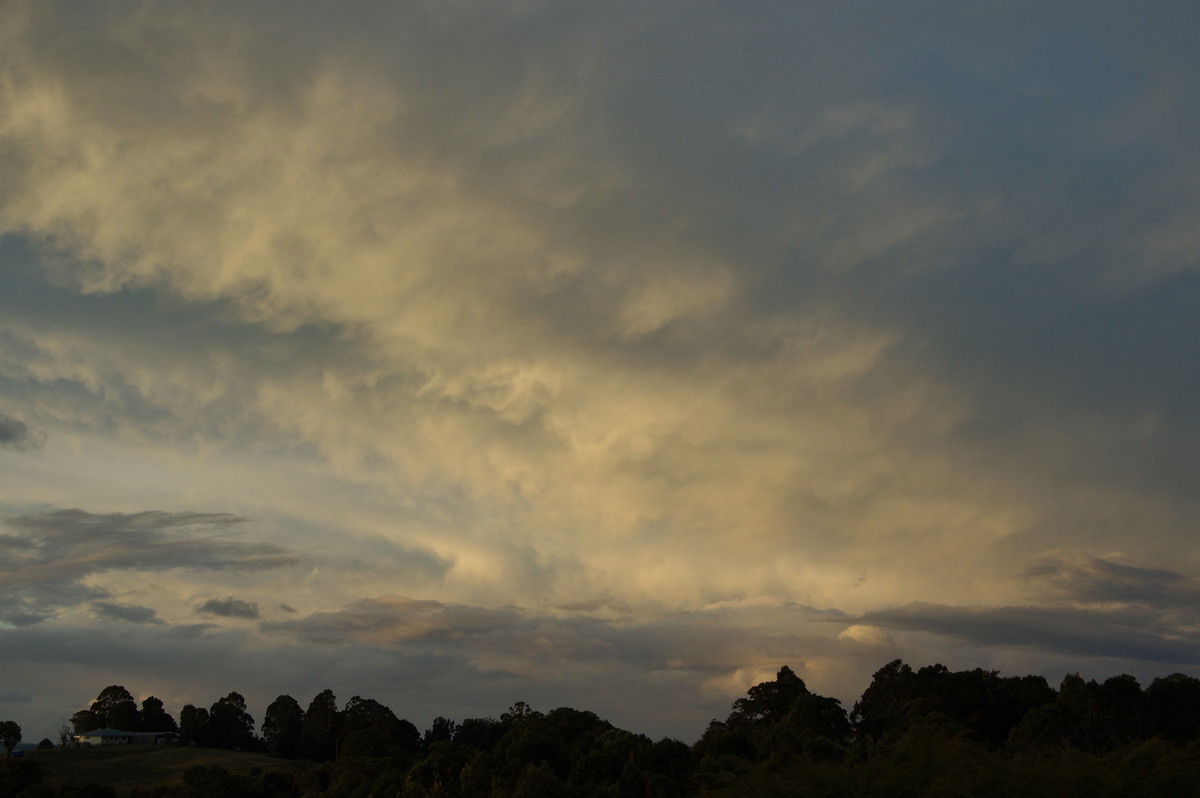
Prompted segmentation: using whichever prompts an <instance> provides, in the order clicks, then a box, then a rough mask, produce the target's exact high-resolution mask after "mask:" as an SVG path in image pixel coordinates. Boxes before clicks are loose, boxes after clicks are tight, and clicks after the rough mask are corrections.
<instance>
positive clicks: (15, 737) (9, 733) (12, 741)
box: [0, 720, 21, 756]
mask: <svg viewBox="0 0 1200 798" xmlns="http://www.w3.org/2000/svg"><path fill="white" fill-rule="evenodd" d="M19 742H21V727H20V726H18V725H17V722H16V721H14V720H5V721H0V745H3V746H4V750H5V751H6V752H7V753H8V755H9V756H12V751H13V749H14V748H16V747H17V743H19Z"/></svg>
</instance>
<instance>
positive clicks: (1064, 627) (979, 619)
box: [860, 603, 1200, 665]
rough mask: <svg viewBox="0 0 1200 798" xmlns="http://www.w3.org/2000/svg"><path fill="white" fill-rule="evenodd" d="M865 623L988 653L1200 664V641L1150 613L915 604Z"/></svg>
mask: <svg viewBox="0 0 1200 798" xmlns="http://www.w3.org/2000/svg"><path fill="white" fill-rule="evenodd" d="M860 621H861V622H862V623H868V624H871V625H874V626H879V627H883V628H885V629H893V630H904V631H909V632H927V633H930V634H933V635H938V636H941V637H944V638H950V639H952V640H957V641H960V642H964V643H969V644H971V645H975V646H982V647H993V648H1017V649H1028V650H1035V651H1046V652H1058V653H1062V654H1068V655H1071V656H1073V657H1076V658H1077V659H1087V658H1114V659H1125V660H1141V661H1146V662H1159V663H1183V664H1188V665H1195V664H1200V637H1197V636H1196V635H1195V634H1194V633H1190V632H1186V631H1184V630H1182V629H1180V628H1177V627H1175V626H1173V625H1169V624H1167V623H1164V619H1163V618H1162V617H1161V616H1160V615H1159V614H1157V613H1154V612H1149V611H1145V610H1137V609H1129V608H1126V609H1095V610H1091V609H1078V608H1074V607H1066V606H1056V607H1024V606H1016V607H1013V606H1010V607H954V606H946V605H940V604H925V603H914V604H909V605H906V606H903V607H894V608H890V609H883V610H876V611H873V612H868V613H865V614H864V615H863V616H862V617H861V619H860Z"/></svg>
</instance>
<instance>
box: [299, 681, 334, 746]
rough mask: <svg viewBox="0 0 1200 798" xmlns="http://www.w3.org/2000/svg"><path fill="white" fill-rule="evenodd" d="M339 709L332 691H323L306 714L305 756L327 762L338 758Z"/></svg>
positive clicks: (309, 706)
mask: <svg viewBox="0 0 1200 798" xmlns="http://www.w3.org/2000/svg"><path fill="white" fill-rule="evenodd" d="M337 731H338V709H337V697H336V696H335V695H334V694H333V691H332V690H322V691H321V692H320V693H318V694H317V695H316V696H314V697H313V700H312V702H311V703H309V705H308V709H307V710H305V712H304V732H303V736H302V744H301V750H302V751H303V752H304V756H306V757H308V758H309V759H315V760H317V761H318V762H326V761H328V760H330V759H333V758H334V757H336V756H337Z"/></svg>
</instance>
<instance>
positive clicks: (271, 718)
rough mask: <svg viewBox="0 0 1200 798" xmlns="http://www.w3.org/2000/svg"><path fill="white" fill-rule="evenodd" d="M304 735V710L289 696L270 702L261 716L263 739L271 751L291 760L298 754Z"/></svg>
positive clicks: (282, 696)
mask: <svg viewBox="0 0 1200 798" xmlns="http://www.w3.org/2000/svg"><path fill="white" fill-rule="evenodd" d="M303 733H304V710H302V709H301V708H300V704H299V702H298V701H296V699H294V698H292V697H291V696H290V695H281V696H279V697H278V698H276V699H275V700H274V701H272V702H271V705H270V706H269V707H267V712H266V714H265V715H263V722H262V734H263V739H264V740H266V741H267V745H268V747H269V748H270V750H271V751H273V752H274V753H276V754H278V755H279V756H283V757H287V758H289V759H290V758H292V757H294V756H296V755H297V754H299V753H300V739H301V736H302V735H303Z"/></svg>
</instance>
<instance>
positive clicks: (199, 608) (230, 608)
mask: <svg viewBox="0 0 1200 798" xmlns="http://www.w3.org/2000/svg"><path fill="white" fill-rule="evenodd" d="M196 612H199V613H202V614H204V615H217V616H220V617H222V618H249V619H256V618H258V605H257V604H255V603H254V602H252V601H242V600H241V599H235V598H233V597H232V596H230V597H228V598H224V599H209V600H208V601H206V602H204V603H203V604H197V605H196Z"/></svg>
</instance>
